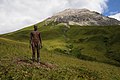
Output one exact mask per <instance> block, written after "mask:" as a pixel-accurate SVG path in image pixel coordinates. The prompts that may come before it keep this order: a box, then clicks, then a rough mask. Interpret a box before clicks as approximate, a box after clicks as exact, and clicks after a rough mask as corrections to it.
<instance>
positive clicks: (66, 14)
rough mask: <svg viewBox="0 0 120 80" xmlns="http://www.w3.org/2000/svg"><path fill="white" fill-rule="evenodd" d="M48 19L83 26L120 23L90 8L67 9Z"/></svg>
mask: <svg viewBox="0 0 120 80" xmlns="http://www.w3.org/2000/svg"><path fill="white" fill-rule="evenodd" d="M48 20H52V21H54V22H57V23H67V24H69V25H74V24H77V25H81V26H107V25H120V21H118V20H116V19H114V18H109V17H106V16H103V15H102V14H100V13H98V12H95V11H90V10H88V9H66V10H64V11H62V12H59V13H57V14H55V15H53V16H52V17H51V18H49V19H48Z"/></svg>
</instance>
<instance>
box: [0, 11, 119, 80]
mask: <svg viewBox="0 0 120 80" xmlns="http://www.w3.org/2000/svg"><path fill="white" fill-rule="evenodd" d="M67 11H68V12H67ZM81 11H82V12H81ZM66 12H67V13H66ZM63 13H64V12H62V13H58V14H57V16H53V17H51V18H48V19H46V20H44V21H43V22H40V23H38V24H36V25H37V26H38V31H40V32H41V36H42V42H43V48H42V49H41V52H40V55H41V63H40V64H39V63H36V62H35V63H33V62H32V61H31V56H32V52H31V49H30V44H29V39H30V32H31V31H33V26H29V27H26V28H23V29H21V30H18V31H15V32H11V33H7V34H2V35H0V79H1V80H120V26H119V23H120V22H119V21H117V20H115V19H111V18H108V17H104V16H102V15H101V14H99V13H96V12H90V11H88V10H72V11H70V10H65V13H66V14H65V13H64V14H65V16H63V15H64V14H63ZM68 13H71V14H70V15H67V14H68ZM84 14H85V15H86V14H90V15H92V16H94V15H93V14H95V16H94V17H92V18H91V17H89V16H87V17H86V16H85V17H84V19H85V20H84V19H83V18H82V16H80V15H84ZM76 15H77V16H76ZM86 18H87V19H88V18H91V19H92V22H93V21H94V23H91V19H89V21H90V25H86V24H84V25H82V26H81V25H80V24H82V23H86ZM99 18H100V19H102V20H103V21H100V19H99ZM70 20H71V21H76V20H77V21H76V22H78V23H80V24H78V23H76V22H74V23H73V22H72V23H73V24H70V22H71V21H70ZM81 20H82V22H81ZM96 20H97V21H98V23H99V22H100V24H99V26H98V25H96V22H95V21H96ZM108 20H109V21H108ZM111 20H112V21H111ZM89 21H88V20H87V23H89ZM101 22H102V23H101ZM109 22H112V23H109ZM106 23H107V24H106ZM101 24H102V25H101ZM113 24H114V25H113ZM85 25H86V26H85ZM105 25H106V26H105ZM107 25H112V26H107Z"/></svg>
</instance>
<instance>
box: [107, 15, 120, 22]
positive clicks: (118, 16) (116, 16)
mask: <svg viewBox="0 0 120 80" xmlns="http://www.w3.org/2000/svg"><path fill="white" fill-rule="evenodd" d="M109 17H111V18H115V19H117V20H119V21H120V13H116V14H114V15H110V16H109Z"/></svg>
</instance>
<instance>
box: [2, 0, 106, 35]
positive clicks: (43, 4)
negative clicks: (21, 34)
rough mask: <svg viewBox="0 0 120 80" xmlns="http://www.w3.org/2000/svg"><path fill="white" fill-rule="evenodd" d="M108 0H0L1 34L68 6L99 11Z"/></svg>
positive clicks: (33, 22)
mask: <svg viewBox="0 0 120 80" xmlns="http://www.w3.org/2000/svg"><path fill="white" fill-rule="evenodd" d="M107 1H108V0H0V34H2V33H6V32H11V31H14V30H18V29H20V28H23V27H25V26H28V25H31V24H35V23H37V22H40V21H42V20H44V19H45V18H47V17H49V16H52V15H53V14H55V13H57V12H59V11H62V10H64V9H66V8H79V9H81V8H87V9H90V10H93V11H97V12H99V13H103V12H104V10H105V9H107V5H106V2H107Z"/></svg>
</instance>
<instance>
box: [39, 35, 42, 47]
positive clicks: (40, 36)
mask: <svg viewBox="0 0 120 80" xmlns="http://www.w3.org/2000/svg"><path fill="white" fill-rule="evenodd" d="M39 39H40V43H41V46H42V38H41V34H39Z"/></svg>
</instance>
